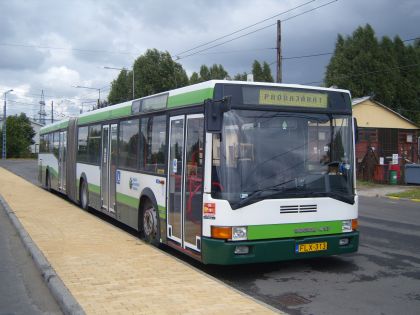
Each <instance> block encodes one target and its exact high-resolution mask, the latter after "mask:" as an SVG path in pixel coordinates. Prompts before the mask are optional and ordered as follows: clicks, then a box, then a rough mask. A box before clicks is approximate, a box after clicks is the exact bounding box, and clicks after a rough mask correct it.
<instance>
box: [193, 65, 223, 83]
mask: <svg viewBox="0 0 420 315" xmlns="http://www.w3.org/2000/svg"><path fill="white" fill-rule="evenodd" d="M199 72H200V73H199V74H198V73H197V72H193V73H192V75H191V77H190V84H195V83H200V82H204V81H208V80H223V79H226V78H229V74H228V72H227V71H226V70H225V68H224V67H223V66H222V65H220V64H219V65H217V64H213V65H212V66H211V67H210V68H209V67H207V66H206V65H201V67H200V71H199Z"/></svg>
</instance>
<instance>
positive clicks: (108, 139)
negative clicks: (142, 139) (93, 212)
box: [101, 124, 118, 214]
mask: <svg viewBox="0 0 420 315" xmlns="http://www.w3.org/2000/svg"><path fill="white" fill-rule="evenodd" d="M117 131H118V127H117V124H112V125H103V126H102V155H101V157H102V158H101V208H102V209H103V210H106V211H107V212H109V213H110V214H114V213H115V193H116V192H115V189H116V188H115V184H116V183H115V172H116V160H117V152H116V151H117Z"/></svg>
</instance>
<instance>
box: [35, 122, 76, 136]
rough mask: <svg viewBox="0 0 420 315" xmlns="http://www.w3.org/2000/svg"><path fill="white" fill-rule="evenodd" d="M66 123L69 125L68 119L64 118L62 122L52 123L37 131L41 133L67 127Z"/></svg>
mask: <svg viewBox="0 0 420 315" xmlns="http://www.w3.org/2000/svg"><path fill="white" fill-rule="evenodd" d="M68 125H69V121H68V120H66V121H63V122H61V123H59V124H57V125H54V126H46V127H44V128H42V129H41V130H40V131H39V134H41V135H43V134H45V133H47V132H52V131H56V130H60V129H64V128H67V126H68Z"/></svg>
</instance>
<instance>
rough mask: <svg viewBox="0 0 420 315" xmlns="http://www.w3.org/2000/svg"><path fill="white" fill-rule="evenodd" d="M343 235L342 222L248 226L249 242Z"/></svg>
mask: <svg viewBox="0 0 420 315" xmlns="http://www.w3.org/2000/svg"><path fill="white" fill-rule="evenodd" d="M337 233H342V221H326V222H325V221H324V222H302V223H288V224H268V225H250V226H248V240H261V239H270V238H283V237H299V236H310V235H328V234H337Z"/></svg>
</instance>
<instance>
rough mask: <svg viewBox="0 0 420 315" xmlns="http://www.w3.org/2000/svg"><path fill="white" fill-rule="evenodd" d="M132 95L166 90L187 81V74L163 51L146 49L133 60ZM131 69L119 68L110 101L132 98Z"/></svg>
mask: <svg viewBox="0 0 420 315" xmlns="http://www.w3.org/2000/svg"><path fill="white" fill-rule="evenodd" d="M134 73H135V76H134V79H135V81H134V92H135V95H134V96H135V98H140V97H143V96H147V95H151V94H155V93H159V92H164V91H168V90H171V89H175V88H179V87H183V86H186V85H188V76H187V74H186V72H185V70H184V69H183V68H182V66H181V65H180V64H179V63H177V62H175V61H173V60H172V57H171V55H170V54H169V53H168V52H167V51H165V52H162V51H159V50H157V49H148V50H147V51H146V53H145V54H143V55H141V56H140V57H138V58H137V59H136V60H135V61H134ZM132 78H133V77H132V72H131V71H127V70H122V71H121V72H120V74H119V75H118V77H117V79H115V80H114V81H112V83H111V91H110V93H109V96H108V101H109V103H110V104H115V103H118V102H122V101H126V100H130V99H132V93H133V92H132Z"/></svg>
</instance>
